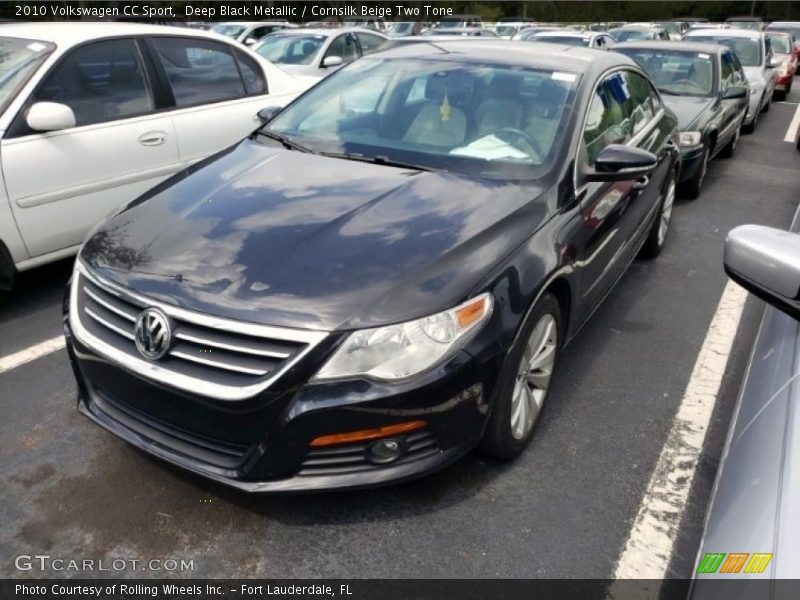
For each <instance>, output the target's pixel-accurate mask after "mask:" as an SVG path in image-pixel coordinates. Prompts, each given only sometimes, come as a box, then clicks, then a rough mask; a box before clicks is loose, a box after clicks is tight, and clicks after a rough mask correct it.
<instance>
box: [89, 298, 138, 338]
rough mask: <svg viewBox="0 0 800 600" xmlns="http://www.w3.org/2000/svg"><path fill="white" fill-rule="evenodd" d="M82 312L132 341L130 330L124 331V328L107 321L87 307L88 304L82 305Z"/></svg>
mask: <svg viewBox="0 0 800 600" xmlns="http://www.w3.org/2000/svg"><path fill="white" fill-rule="evenodd" d="M83 312H85V313H86V314H87V315H89V316H90V317H92V318H93V319H94V320H95V321H97V322H98V323H100V324H101V325H102V326H104V327H105V328H106V329H110V330H111V331H113V332H114V333H117V334H119V335H121V336H123V337H126V338H128V339H129V340H131V341H133V332H132V331H125V330H124V329H122V328H121V327H118V326H117V325H114V324H113V323H112V322H111V321H108V320H106V319H104V318H103V317H101V316H100V315H98V314H97V313H96V312H94V311H93V310H92V309H91V308H89V307H88V306H84V307H83Z"/></svg>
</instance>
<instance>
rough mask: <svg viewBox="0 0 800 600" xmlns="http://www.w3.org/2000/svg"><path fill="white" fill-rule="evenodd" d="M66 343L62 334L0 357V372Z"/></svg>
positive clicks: (43, 354) (27, 361)
mask: <svg viewBox="0 0 800 600" xmlns="http://www.w3.org/2000/svg"><path fill="white" fill-rule="evenodd" d="M65 345H66V340H65V339H64V336H63V335H59V336H58V337H54V338H51V339H49V340H45V341H44V342H41V343H40V344H36V345H35V346H31V347H30V348H25V349H24V350H20V351H19V352H15V353H14V354H9V355H8V356H3V357H0V373H4V372H5V371H10V370H11V369H16V368H17V367H19V366H20V365H24V364H25V363H29V362H31V361H32V360H36V359H37V358H39V357H42V356H45V355H47V354H50V353H52V352H55V351H57V350H61V349H62V348H63V347H64V346H65Z"/></svg>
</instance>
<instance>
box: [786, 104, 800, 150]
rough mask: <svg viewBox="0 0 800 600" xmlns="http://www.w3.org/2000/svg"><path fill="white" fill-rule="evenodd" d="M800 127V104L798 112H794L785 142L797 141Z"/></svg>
mask: <svg viewBox="0 0 800 600" xmlns="http://www.w3.org/2000/svg"><path fill="white" fill-rule="evenodd" d="M798 127H800V104H798V105H797V110H795V111H794V117H792V122H791V123H789V129H787V130H786V137H784V138H783V141H784V142H792V143H794V141H795V140H796V139H797V128H798Z"/></svg>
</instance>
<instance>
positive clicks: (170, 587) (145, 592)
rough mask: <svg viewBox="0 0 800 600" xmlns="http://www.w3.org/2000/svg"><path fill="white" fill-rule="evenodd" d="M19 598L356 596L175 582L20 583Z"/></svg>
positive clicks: (307, 588)
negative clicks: (226, 595)
mask: <svg viewBox="0 0 800 600" xmlns="http://www.w3.org/2000/svg"><path fill="white" fill-rule="evenodd" d="M14 591H15V595H16V596H17V597H22V596H42V595H44V594H47V593H48V592H49V593H50V594H52V595H54V596H80V597H82V596H87V597H96V598H100V597H107V596H111V595H116V594H119V595H125V596H127V595H130V596H151V597H153V598H157V597H158V595H159V593H162V594H163V595H164V596H165V597H173V598H182V599H183V598H185V597H186V596H189V597H191V596H201V595H202V596H203V597H204V598H208V597H209V596H224V595H225V594H226V592H229V591H230V592H233V593H237V592H238V593H239V594H240V595H241V597H243V598H263V597H265V596H333V597H335V596H337V595H339V596H352V595H353V592H351V591H350V586H349V585H346V584H345V585H340V586H339V589H338V594H337V592H336V591H334V589H333V586H330V585H325V584H317V585H294V584H292V585H248V584H242V585H241V586H240V587H239V589H236V588H230V587H229V586H223V585H212V584H209V583H206V584H204V585H175V584H172V583H162V584H161V585H146V584H142V583H134V584H125V583H121V584H116V583H115V584H110V585H70V584H65V583H54V584H52V585H51V586H49V587H48V586H45V585H27V584H24V583H18V584H16V586H15V590H14Z"/></svg>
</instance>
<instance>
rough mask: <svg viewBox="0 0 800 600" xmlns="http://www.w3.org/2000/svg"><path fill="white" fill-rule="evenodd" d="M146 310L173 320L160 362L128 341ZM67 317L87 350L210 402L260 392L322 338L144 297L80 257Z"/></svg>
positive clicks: (320, 333) (322, 334)
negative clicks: (99, 272)
mask: <svg viewBox="0 0 800 600" xmlns="http://www.w3.org/2000/svg"><path fill="white" fill-rule="evenodd" d="M150 307H153V308H158V309H160V310H161V311H162V312H163V313H165V314H166V315H167V317H169V319H170V320H171V321H172V324H173V341H174V344H173V346H172V348H171V349H170V351H169V353H168V354H167V355H166V356H165V357H164V358H162V359H160V360H148V359H146V358H144V357H143V356H141V355H140V354H139V351H138V350H137V349H136V346H135V344H134V343H133V342H134V341H135V336H134V323H135V322H136V321H137V319H138V317H139V314H140V313H141V312H142V311H143V310H145V309H146V308H150ZM70 322H71V325H72V329H73V332H74V334H75V337H76V338H78V339H79V340H80V341H81V342H82V343H84V344H85V345H87V346H88V347H89V348H91V349H92V350H93V351H94V352H97V353H98V354H100V355H103V356H105V357H106V358H108V359H111V360H113V361H115V362H117V363H118V364H121V365H122V366H124V367H126V368H127V369H128V370H130V371H133V372H135V373H137V374H139V375H141V376H143V377H145V378H150V379H154V380H157V381H158V382H159V383H162V384H166V385H171V386H173V387H176V388H178V389H181V390H185V391H188V392H191V393H194V394H198V395H202V396H207V397H210V398H215V399H217V400H243V399H245V398H250V397H252V396H255V395H256V394H258V393H259V392H261V391H263V390H265V389H267V388H268V387H269V386H270V385H271V384H272V383H273V382H274V381H275V380H276V379H277V378H278V377H280V376H281V375H282V374H283V373H285V372H286V371H287V370H288V369H289V368H290V367H291V366H292V365H294V364H295V363H297V361H298V360H300V359H301V358H302V357H303V356H305V355H306V354H308V352H309V351H311V350H312V349H313V348H314V347H315V346H316V345H317V344H318V343H319V342H321V341H322V340H323V339H324V338H325V337H326V336H327V335H328V334H327V332H323V331H311V330H295V329H286V328H280V327H272V326H268V325H261V324H257V323H252V324H251V323H245V322H242V321H233V320H230V319H224V318H220V317H214V316H210V315H205V314H202V313H195V312H192V311H189V310H187V309H184V308H180V307H177V306H174V305H170V304H166V303H164V302H163V301H157V300H152V299H149V298H146V297H144V296H141V295H139V294H136V293H134V292H130V291H129V290H126V289H125V288H122V287H120V286H118V285H116V284H114V283H110V282H108V281H105V280H102V279H100V278H99V277H98V276H97V275H96V274H94V273H93V272H92V271H90V270H89V269H88V268H87V267H86V266H85V265H84V264H83V263H82V262H81V261H80V260H79V261H78V262H77V265H76V272H75V274H74V277H73V284H72V288H71V291H70ZM120 336H121V337H120ZM204 353H208V356H206V355H205V354H204Z"/></svg>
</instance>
